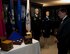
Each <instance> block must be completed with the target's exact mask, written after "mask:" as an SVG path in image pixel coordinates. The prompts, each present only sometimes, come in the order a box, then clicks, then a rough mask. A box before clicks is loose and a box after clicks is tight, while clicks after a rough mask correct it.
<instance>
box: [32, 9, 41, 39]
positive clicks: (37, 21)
mask: <svg viewBox="0 0 70 54" xmlns="http://www.w3.org/2000/svg"><path fill="white" fill-rule="evenodd" d="M31 24H32V34H33V38H34V39H36V40H39V39H40V36H41V16H40V12H39V9H38V8H36V9H35V13H34V15H33V16H32V17H31Z"/></svg>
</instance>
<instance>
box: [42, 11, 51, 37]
mask: <svg viewBox="0 0 70 54" xmlns="http://www.w3.org/2000/svg"><path fill="white" fill-rule="evenodd" d="M42 22H43V25H42V27H43V36H44V37H45V38H49V37H50V30H51V21H50V17H49V11H46V17H45V18H43V20H42Z"/></svg>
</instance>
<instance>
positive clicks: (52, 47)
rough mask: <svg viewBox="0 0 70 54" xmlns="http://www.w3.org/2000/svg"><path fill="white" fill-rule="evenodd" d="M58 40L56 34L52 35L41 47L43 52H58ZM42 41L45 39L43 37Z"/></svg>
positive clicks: (47, 53) (56, 53)
mask: <svg viewBox="0 0 70 54" xmlns="http://www.w3.org/2000/svg"><path fill="white" fill-rule="evenodd" d="M56 40H57V39H56V38H55V37H54V36H50V38H48V39H47V41H46V43H47V44H44V45H45V46H44V47H43V48H41V54H58V49H57V42H56ZM42 41H44V40H43V39H42ZM46 46H47V47H46Z"/></svg>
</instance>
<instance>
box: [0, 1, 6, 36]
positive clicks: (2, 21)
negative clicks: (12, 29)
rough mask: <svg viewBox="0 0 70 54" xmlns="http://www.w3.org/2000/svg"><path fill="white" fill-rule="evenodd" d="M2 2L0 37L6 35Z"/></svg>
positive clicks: (0, 5)
mask: <svg viewBox="0 0 70 54" xmlns="http://www.w3.org/2000/svg"><path fill="white" fill-rule="evenodd" d="M3 15H4V14H3V7H2V0H0V37H1V36H5V35H6V29H5V23H4V16H3Z"/></svg>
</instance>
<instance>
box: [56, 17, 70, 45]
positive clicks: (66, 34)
mask: <svg viewBox="0 0 70 54" xmlns="http://www.w3.org/2000/svg"><path fill="white" fill-rule="evenodd" d="M57 39H58V41H59V43H61V44H64V45H66V46H69V44H70V18H69V17H66V18H65V19H64V21H63V23H62V24H61V25H60V27H59V30H58V33H57Z"/></svg>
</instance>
